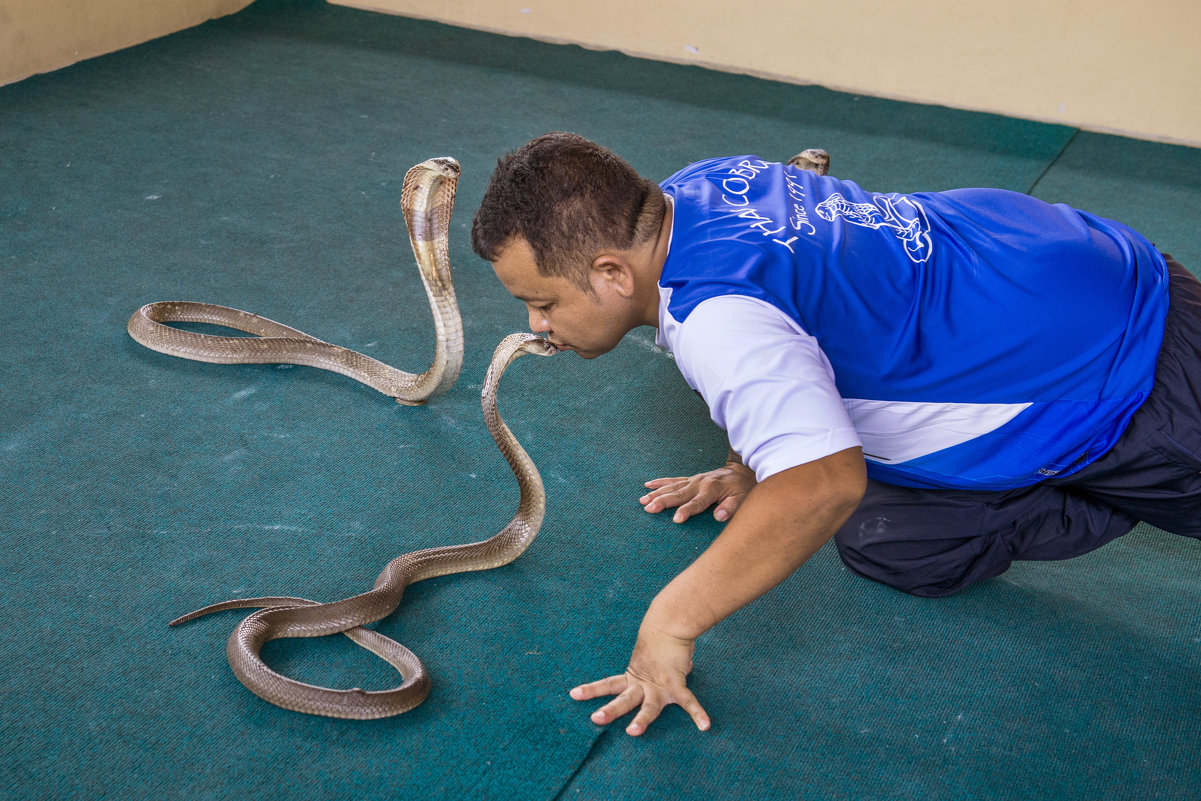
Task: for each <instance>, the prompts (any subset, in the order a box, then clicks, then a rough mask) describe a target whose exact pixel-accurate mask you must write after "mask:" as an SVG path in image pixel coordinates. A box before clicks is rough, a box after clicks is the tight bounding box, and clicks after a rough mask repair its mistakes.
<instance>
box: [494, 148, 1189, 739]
mask: <svg viewBox="0 0 1201 801" xmlns="http://www.w3.org/2000/svg"><path fill="white" fill-rule="evenodd" d="M472 245H473V248H474V249H475V251H476V253H477V254H479V255H480V256H481V257H482V258H485V259H487V260H489V261H491V262H492V265H493V268H494V269H495V271H496V274H497V276H498V277H499V278H500V280H501V282H502V283H503V284H504V285H505V287H506V289H508V290H509V292H511V293H512V294H513V295H514V296H515V297H517V298H518V299H520V300H522V301H524V302H525V304H526V306H527V307H528V310H529V318H530V319H529V323H530V328H531V329H532V330H533V331H535V332H539V333H544V334H546V336H547V337H548V338H549V339H550V341H551V342H552V343H554V344H555V345H557V346H558V347H560V348H563V349H569V350H574V351H576V352H577V353H579V354H580V356H582V357H584V358H594V357H596V356H599V355H601V354H602V353H605V352H607V351H609V350H610V349H612V348H613V347H614V346H616V345H617V343H618V342H619V341H620V340H621V338H622V337H623V336H624V335H625V334H626V333H627V332H628V331H630V330H631V329H633V328H635V327H637V326H639V325H651V326H655V327H656V328H658V331H659V335H658V341H659V343H660V344H661V345H663V346H665V347H667V348H668V349H670V350H671V351H672V353H673V354H674V356H675V358H676V362H677V364H678V366H679V368H680V370H681V372H682V373H683V375H684V377H685V379H686V380H687V381H688V383H689V384H690V385H691V386H692V387H693V388H694V389H696V390H697V391H698V392H699V393H700V394H701V396H702V397H703V398H704V399H705V401H706V403H707V404H708V405H709V409H710V413H711V415H712V417H713V420H714V421H715V422H716V423H717V424H718V425H720V426H721V427H723V428H724V429H726V431H727V433H728V435H729V439H730V446H731V447H730V458H729V461H728V462H727V464H726V465H725V466H724V467H722V468H720V469H718V470H714V471H710V472H707V473H703V474H700V475H697V476H691V477H680V478H665V479H656V480H654V481H650V482H647V484H646V486H647V487H648V489H649V490H650V491H649V492H648V493H647V494H646V495H644V496H643V497H642V498H641V499H640V500H641V503H642V504H643V505H644V508H645V509H646V510H647V511H648V512H659V511H662V510H664V509H667V508H675V509H676V512H675V517H674V519H675V520H676V522H683V521H684V520H687V519H688V518H689V517H690V516H692V515H694V514H697V513H699V512H701V511H703V510H705V509H707V508H710V507H714V516H715V517H716V518H717V519H718V520H722V521H727V520H728V521H729V523H728V525H726V527H725V529H724V530H723V531H722V533H721V534H720V535H719V536H718V537H717V538H716V539H715V540H714V542H713V543H712V545H711V546H710V547H709V548H708V549H707V550H706V551H705V552H704V553H703V554H702V555H701V556H700V557H698V558H697V560H696V561H695V562H693V563H692V564H691V565H690V566H689V567H688V568H687V569H685V570H684V571H683V572H682V573H681V574H680V575H679V576H677V577H676V578H675V579H674V580H672V581H671V582H670V583H669V584H668V585H667V587H665V588H664V589H663V590H662V591H661V592H660V593H659V594H658V595H657V596H656V597H655V599H654V601H653V602H652V603H651V605H650V608H649V609H648V610H647V613H646V616H645V617H644V619H643V621H642V624H641V627H640V629H639V633H638V639H637V642H636V644H635V646H634V651H633V655H632V656H631V659H630V663H629V666H628V668H627V669H626V671H625V672H624V673H623V674H620V675H616V676H611V677H609V678H607V679H603V680H600V681H596V682H592V683H589V684H585V685H581V686H579V687H576V688H574V689H573V690H572V691H571V695H572V697H573V698H576V699H577V700H584V699H590V698H596V697H600V696H608V695H614V696H616V697H615V698H614V699H613V700H611V701H609V702H608V703H607V704H605V705H604V706H603V707H601V708H600V709H598V710H597V711H596V712H594V713H593V716H592V719H593V720H594V721H595V722H597V723H602V724H603V723H608V722H611V721H613V720H615V719H617V718H618V717H620V716H622V715H624V714H626V713H627V712H630V711H632V710H634V709H635V708H637V709H638V712H637V714H636V715H635V716H634V719H633V721H632V722H631V723H630V724H629V726H628V727H627V731H628V732H629V733H630V734H633V735H637V734H641V733H642V732H643V731H645V729H646V726H647V725H649V724H650V723H651V722H652V721H653V720H654V719H655V718H656V717H657V716H658V714H659V712H660V711H661V710H662V708H663V707H664V706H665V705H666V704H670V703H675V704H679V705H680V706H682V707H683V708H684V709H685V710H686V711H687V712H688V714H689V715H690V716H691V717H692V719H693V721H694V722H695V723H696V725H697V726H698V727H699V728H700V729H702V730H704V729H707V728H708V727H709V724H710V721H709V718H708V716H707V714H706V713H705V711H704V709H703V708H702V707H701V705H700V703H699V702H698V701H697V699H696V698H695V696H693V694H692V693H691V692H690V691H689V690H688V688H687V686H686V681H685V678H686V676H687V674H688V672H689V671H690V670H691V667H692V655H693V646H694V641H695V639H696V637H697V636H699V635H700V634H701V633H702V632H704V631H706V630H707V629H709V628H710V627H712V626H713V625H715V624H717V623H718V622H719V621H720V620H722V619H723V618H725V617H726V616H728V615H729V614H731V613H732V612H734V611H735V610H737V609H739V608H740V607H742V606H744V605H745V604H747V603H749V602H751V601H752V600H754V599H756V598H758V597H759V596H760V595H762V594H763V593H765V592H767V591H768V590H769V589H771V588H772V587H774V586H776V585H777V584H778V583H779V582H781V581H782V580H783V579H784V578H786V577H787V576H788V575H789V574H790V573H792V572H793V571H794V570H795V569H796V568H797V567H799V566H800V565H801V564H802V563H803V562H804V561H805V560H806V559H808V558H809V557H810V556H811V555H812V554H813V553H814V552H815V551H817V549H818V548H820V547H821V545H822V544H824V543H825V542H826V541H828V540H829V539H830V538H831V537H834V538H835V540H836V543H837V546H838V550H839V554H840V556H841V557H842V559H843V560H844V562H845V563H846V564H847V565H848V566H849V567H850V568H851V569H852V570H854V571H855V572H856V573H858V574H860V575H863V576H866V577H869V578H872V579H875V580H877V581H881V582H884V583H887V584H889V585H891V586H894V587H897V588H899V589H902V590H904V591H906V592H910V593H913V594H917V595H926V596H938V595H946V594H949V593H953V592H956V591H958V590H960V589H962V588H963V587H965V586H967V585H968V584H969V583H971V582H974V581H979V580H981V579H984V578H989V577H992V576H996V575H999V574H1000V573H1002V572H1003V571H1004V570H1005V569H1007V568H1008V566H1009V564H1010V563H1011V562H1012V560H1014V559H1063V558H1068V557H1071V556H1076V555H1079V554H1082V553H1085V552H1087V551H1090V550H1093V549H1095V548H1097V547H1100V546H1101V545H1103V544H1105V543H1106V542H1108V541H1110V540H1112V539H1114V538H1115V537H1118V536H1121V535H1122V534H1125V533H1127V532H1128V531H1130V529H1131V528H1133V526H1134V525H1135V524H1136V522H1137V521H1139V520H1146V521H1148V522H1150V523H1152V524H1153V525H1156V526H1159V527H1161V528H1164V529H1166V530H1169V531H1173V532H1176V533H1179V534H1185V535H1188V536H1193V537H1201V472H1199V471H1201V456H1198V454H1201V411H1199V405H1201V404H1199V402H1198V397H1199V396H1198V391H1199V390H1201V284H1198V282H1197V281H1196V280H1195V279H1193V278H1192V276H1191V275H1190V274H1189V273H1188V272H1187V271H1186V270H1185V269H1184V268H1183V267H1181V266H1180V265H1178V264H1176V263H1175V262H1173V261H1171V259H1170V258H1165V257H1164V256H1163V255H1161V254H1160V253H1159V252H1158V251H1157V250H1156V249H1155V248H1154V247H1153V246H1152V245H1151V243H1149V242H1147V240H1146V239H1144V238H1143V237H1142V236H1140V235H1139V234H1138V233H1136V232H1135V231H1133V230H1131V229H1129V228H1127V227H1126V226H1124V225H1121V224H1120V223H1116V222H1113V221H1110V220H1105V219H1102V218H1099V217H1096V216H1094V215H1090V214H1087V213H1085V212H1080V211H1076V210H1074V209H1070V208H1067V207H1065V206H1051V205H1048V204H1045V203H1042V202H1041V201H1038V200H1036V199H1034V198H1030V197H1028V196H1025V195H1020V194H1017V193H1013V192H1005V191H1002V190H957V191H953V192H945V193H921V194H910V195H902V194H878V193H869V192H865V191H864V190H862V189H861V188H859V187H858V186H856V185H855V184H854V183H851V182H847V181H839V180H837V179H834V178H831V177H827V176H820V175H817V174H815V173H814V172H808V171H805V170H801V169H796V168H794V167H791V166H785V165H780V164H772V163H768V162H765V161H763V160H761V159H758V158H755V157H749V156H747V157H735V158H726V159H711V160H708V161H704V162H700V163H698V164H694V165H692V166H690V167H688V168H686V169H684V170H683V171H681V172H679V173H676V174H675V175H674V176H672V177H671V178H668V179H667V180H666V181H664V182H663V183H662V184H661V185H656V184H655V183H653V182H651V181H649V180H647V179H645V178H642V177H641V176H639V175H638V174H637V173H636V172H635V171H634V170H633V169H632V168H631V167H630V166H629V165H628V164H626V163H625V162H624V161H622V160H621V159H620V158H618V157H617V156H615V155H614V154H612V153H611V152H609V151H608V150H605V149H604V148H602V147H600V146H599V145H596V144H594V143H592V142H589V141H588V140H586V139H583V138H581V137H578V136H575V135H573V134H567V133H553V134H547V135H545V136H542V137H539V138H537V139H535V140H533V141H531V142H529V143H528V144H526V145H525V146H523V147H522V148H520V149H519V150H517V151H516V152H514V153H512V154H509V155H508V156H506V157H504V158H502V159H501V160H500V162H499V163H498V165H497V168H496V171H495V173H494V174H493V176H492V181H491V183H490V185H489V187H488V189H487V191H486V192H485V195H484V199H483V202H482V204H481V207H480V211H479V213H478V214H477V216H476V219H475V224H474V227H473V230H472ZM735 512H737V514H736V515H735Z"/></svg>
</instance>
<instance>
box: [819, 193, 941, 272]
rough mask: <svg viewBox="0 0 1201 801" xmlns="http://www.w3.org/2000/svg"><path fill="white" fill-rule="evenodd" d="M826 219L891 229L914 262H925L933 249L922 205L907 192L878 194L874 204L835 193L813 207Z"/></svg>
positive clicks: (873, 227)
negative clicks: (854, 201) (855, 200)
mask: <svg viewBox="0 0 1201 801" xmlns="http://www.w3.org/2000/svg"><path fill="white" fill-rule="evenodd" d="M814 211H815V212H817V216H819V217H821V218H822V219H823V220H826V221H827V222H834V220H835V219H837V218H842V219H844V220H846V221H847V222H849V223H851V224H852V225H858V226H861V227H863V228H872V229H874V230H880V229H881V228H890V229H892V231H893V233H894V234H895V235H896V237H897V239H899V240H900V241H901V243H902V244H903V245H904V246H905V254H906V255H907V256H909V260H910V261H912V262H913V263H914V264H922V263H923V262H925V261H926V260H927V259H929V258H930V255H931V254H932V253H933V251H934V243H933V242H931V240H930V223H929V222H928V221H927V220H926V211H925V209H923V208H922V206H921V204H920V203H918V202H917V201H915V200H913V199H912V198H909V197H907V196H905V195H901V194H897V193H895V192H894V193H893V194H891V195H875V196H874V197H873V198H872V202H871V203H852V202H851V201H849V200H847V199H846V198H845V197H843V196H842V194H841V193H839V192H835V193H834V194H833V195H830V197H828V198H826V199H825V200H823V201H822V202H821V203H819V204H818V206H817V208H816V209H814Z"/></svg>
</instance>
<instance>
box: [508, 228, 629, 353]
mask: <svg viewBox="0 0 1201 801" xmlns="http://www.w3.org/2000/svg"><path fill="white" fill-rule="evenodd" d="M492 269H493V270H495V271H496V276H497V278H499V279H500V282H501V283H502V284H504V285H505V289H507V290H509V293H510V294H511V295H513V297H515V298H517V299H518V300H520V301H522V302H523V303H525V305H526V309H528V311H529V315H530V330H531V331H533V332H534V333H535V334H546V338H547V339H549V340H550V341H551V343H552V344H553V345H555V346H556V347H558V348H560V349H563V350H574V351H575V352H576V353H578V354H579V355H580V356H582V357H583V358H585V359H595V358H596V357H597V356H600V355H601V354H602V353H608V352H609V351H610V350H612V349H613V348H614V347H616V346H617V343H618V342H620V341H621V338H622V337H623V336H625V334H626V332H627V331H629V330H630V328H631V327H632V326H630V325H627V324H625V317H626V316H628V311H627V310H626V308H625V306H626V305H628V304H626V303H624V302H623V298H621V297H620V296H619V295H617V294H616V293H614V292H613V290H612V288H611V287H610V286H609V285H608V284H609V282H607V281H605V280H604V279H603V278H602V277H599V276H596V275H594V276H592V280H591V282H590V283H591V285H592V289H593V291H592V292H585V291H584V290H583V289H581V288H580V287H579V286H577V285H576V284H575V283H573V282H572V281H569V280H568V279H566V278H561V277H558V276H543V275H539V274H538V267H537V264H536V262H535V261H534V252H533V250H531V249H530V246H529V244H528V243H527V242H526V241H525V240H524V239H521V238H516V239H513V240H512V241H511V242H509V243H508V244H507V245H505V248H504V250H502V251H501V254H500V256H499V257H498V258H497V259H496V261H494V262H492Z"/></svg>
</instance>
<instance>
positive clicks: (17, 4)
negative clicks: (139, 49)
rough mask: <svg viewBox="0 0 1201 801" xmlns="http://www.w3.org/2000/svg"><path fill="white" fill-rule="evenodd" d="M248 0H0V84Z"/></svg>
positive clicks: (229, 9) (210, 15) (201, 18)
mask: <svg viewBox="0 0 1201 801" xmlns="http://www.w3.org/2000/svg"><path fill="white" fill-rule="evenodd" d="M250 3H251V0H0V84H6V83H12V82H13V81H19V80H21V79H22V78H27V77H29V76H30V75H36V74H37V73H39V72H48V71H50V70H55V69H58V68H59V67H65V66H67V65H68V64H74V63H75V62H76V61H81V60H83V59H85V58H91V57H92V56H99V55H102V54H104V53H111V52H112V51H114V50H120V49H121V48H124V47H129V46H131V45H135V44H140V43H141V42H146V41H149V40H150V39H154V38H156V37H159V36H166V35H167V34H169V33H174V32H175V31H180V30H183V29H184V28H189V27H191V26H193V25H199V24H200V23H202V22H204V21H206V20H209V19H213V18H214V17H220V16H223V15H225V14H232V13H233V12H235V11H239V10H241V9H242V8H245V7H246V6H248V5H250Z"/></svg>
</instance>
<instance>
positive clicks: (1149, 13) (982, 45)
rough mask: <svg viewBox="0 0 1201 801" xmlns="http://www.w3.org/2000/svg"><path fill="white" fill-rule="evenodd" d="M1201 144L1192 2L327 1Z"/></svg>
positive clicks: (1199, 13) (1198, 25) (1199, 3)
mask: <svg viewBox="0 0 1201 801" xmlns="http://www.w3.org/2000/svg"><path fill="white" fill-rule="evenodd" d="M331 1H332V2H337V3H340V4H343V5H354V6H357V7H360V8H371V9H375V10H383V11H389V12H393V13H399V14H405V15H409V16H415V17H425V18H429V19H437V20H441V21H444V22H450V23H453V24H456V25H464V26H467V27H473V28H481V29H484V30H492V31H499V32H504V33H512V34H519V35H523V36H531V37H534V38H538V39H546V40H551V41H567V42H575V43H578V44H582V45H585V46H590V47H599V48H605V49H616V50H621V51H624V52H627V53H630V54H632V55H639V56H647V57H650V58H655V59H663V60H667V61H676V62H684V63H695V64H701V65H705V66H711V67H716V68H719V69H726V70H733V71H737V72H747V73H751V74H756V75H764V76H768V77H775V78H779V79H782V80H786V81H793V82H798V83H816V84H820V85H822V86H826V87H829V88H831V89H839V90H844V91H849V92H855V93H861V94H869V95H877V96H882V97H891V98H897V99H901V100H913V101H918V102H923V103H937V104H942V105H947V106H953V107H957V108H966V109H974V110H982V111H994V112H998V113H1001V114H1005V115H1009V116H1015V117H1022V118H1026V119H1033V120H1040V121H1046V122H1057V123H1063V124H1066V125H1071V126H1077V127H1082V128H1086V129H1089V130H1096V131H1109V132H1116V133H1123V134H1127V135H1130V136H1137V137H1142V138H1147V139H1156V140H1163V141H1171V142H1182V143H1186V144H1192V145H1201V46H1198V42H1197V38H1198V36H1199V35H1201V0H1139V1H1137V2H1130V0H993V2H990V3H982V2H974V0H845V1H844V2H829V0H823V1H822V2H816V0H791V1H790V0H739V2H731V1H730V0H602V2H585V1H584V0H331Z"/></svg>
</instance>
